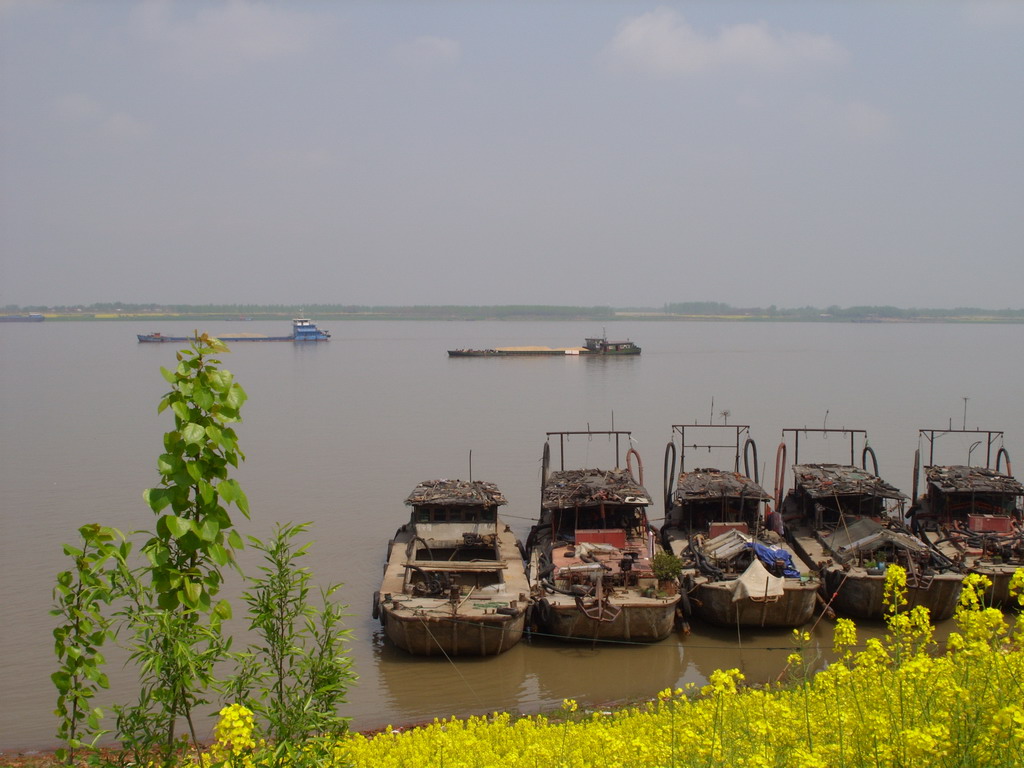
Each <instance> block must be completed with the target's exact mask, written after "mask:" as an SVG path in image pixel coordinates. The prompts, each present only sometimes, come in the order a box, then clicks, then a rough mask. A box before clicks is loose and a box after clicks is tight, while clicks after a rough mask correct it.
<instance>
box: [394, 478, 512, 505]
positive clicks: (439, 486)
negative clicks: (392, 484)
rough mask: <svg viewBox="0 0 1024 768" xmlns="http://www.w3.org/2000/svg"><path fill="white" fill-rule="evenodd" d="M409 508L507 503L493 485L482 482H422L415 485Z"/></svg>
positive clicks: (410, 496) (409, 500) (408, 502)
mask: <svg viewBox="0 0 1024 768" xmlns="http://www.w3.org/2000/svg"><path fill="white" fill-rule="evenodd" d="M405 503H406V504H408V505H409V506H414V507H418V506H423V505H425V504H444V505H446V506H451V505H453V504H465V505H468V506H484V507H497V506H500V505H502V504H507V503H508V501H507V500H506V499H505V497H504V496H503V495H502V493H501V491H499V490H498V486H496V485H495V484H494V483H487V482H484V481H483V480H470V481H466V480H443V479H442V480H424V481H423V482H422V483H420V484H419V485H417V486H416V487H415V488H414V489H413V492H412V493H410V494H409V498H407V499H406V500H405Z"/></svg>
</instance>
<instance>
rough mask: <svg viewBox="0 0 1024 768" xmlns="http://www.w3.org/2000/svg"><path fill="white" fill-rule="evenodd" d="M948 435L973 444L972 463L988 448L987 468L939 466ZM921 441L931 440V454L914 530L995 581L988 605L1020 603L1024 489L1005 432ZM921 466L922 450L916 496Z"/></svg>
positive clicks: (936, 434) (928, 433)
mask: <svg viewBox="0 0 1024 768" xmlns="http://www.w3.org/2000/svg"><path fill="white" fill-rule="evenodd" d="M944 436H949V437H955V436H960V437H961V438H964V439H965V440H967V441H970V442H971V447H970V448H968V450H967V456H968V462H970V456H971V453H972V452H973V451H974V449H976V448H979V447H982V446H984V447H985V464H984V466H981V465H978V466H971V465H970V464H969V463H968V464H949V465H938V464H936V463H935V451H934V449H935V441H936V440H937V439H938V438H940V437H944ZM919 439H920V440H924V441H927V443H928V446H929V453H928V462H927V464H926V466H925V467H924V479H925V490H924V494H923V495H922V496H921V497H920V498H915V500H914V504H913V506H912V507H911V509H910V512H909V513H908V515H907V516H908V517H909V519H910V521H911V526H912V528H913V529H914V531H915V532H916V533H917V534H918V536H920V537H921V539H922V540H923V541H925V542H926V543H927V544H928V545H929V546H931V547H933V548H935V549H937V550H938V551H940V552H942V553H943V554H944V555H945V556H946V557H948V558H950V559H952V560H954V561H955V562H957V563H958V564H960V565H961V566H962V567H963V568H964V569H966V570H967V571H968V572H970V573H978V574H981V575H982V576H985V577H987V578H988V579H989V580H990V581H991V582H992V584H991V586H990V587H988V588H987V589H986V591H985V601H986V603H987V604H988V605H991V606H993V607H1011V606H1013V605H1014V604H1015V602H1016V601H1014V600H1013V599H1012V597H1011V595H1010V580H1011V579H1012V578H1013V575H1014V573H1016V571H1017V570H1019V569H1020V568H1024V525H1022V522H1021V520H1022V516H1024V512H1022V510H1021V504H1020V502H1021V497H1022V496H1024V486H1022V485H1021V483H1020V482H1019V481H1018V480H1017V479H1016V478H1014V476H1013V474H1012V470H1011V467H1010V456H1009V454H1008V453H1007V452H1006V449H1005V448H1004V447H1002V442H1003V433H1002V432H999V431H996V430H969V429H959V430H956V429H922V430H920V432H919ZM997 445H998V448H997ZM993 449H996V450H995V456H994V457H993V455H992V453H993ZM1004 459H1005V461H1006V469H1005V471H1003V461H1004ZM993 460H994V464H995V466H994V467H993V466H992V465H993ZM920 467H921V449H920V448H918V450H917V453H916V455H915V461H914V496H915V497H916V496H917V486H918V478H919V477H920V475H921V469H920Z"/></svg>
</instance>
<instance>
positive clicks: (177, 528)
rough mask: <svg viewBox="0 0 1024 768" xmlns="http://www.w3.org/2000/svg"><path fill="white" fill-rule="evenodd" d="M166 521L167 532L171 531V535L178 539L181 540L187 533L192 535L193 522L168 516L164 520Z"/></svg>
mask: <svg viewBox="0 0 1024 768" xmlns="http://www.w3.org/2000/svg"><path fill="white" fill-rule="evenodd" d="M164 521H165V522H166V523H167V530H169V531H170V532H171V535H172V536H174V538H176V539H180V538H181V537H182V536H184V535H185V534H186V533H190V532H191V531H192V522H191V521H190V520H186V519H185V518H183V517H176V516H175V515H167V516H166V517H165V518H164Z"/></svg>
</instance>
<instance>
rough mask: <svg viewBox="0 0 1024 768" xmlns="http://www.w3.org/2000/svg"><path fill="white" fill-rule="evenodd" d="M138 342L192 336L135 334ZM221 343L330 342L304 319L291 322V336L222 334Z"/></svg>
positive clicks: (328, 334)
mask: <svg viewBox="0 0 1024 768" xmlns="http://www.w3.org/2000/svg"><path fill="white" fill-rule="evenodd" d="M136 335H137V336H138V338H139V341H140V342H143V343H147V344H153V343H156V344H160V343H167V342H173V343H180V342H189V341H192V340H193V339H194V337H193V336H165V335H164V334H162V333H139V334H136ZM217 338H218V339H220V340H221V341H330V340H331V332H330V331H324V330H322V329H320V328H317V327H316V323H314V322H313V321H312V320H310V319H308V318H305V317H297V318H295V319H294V320H292V335H291V336H263V335H262V334H258V333H224V334H221V335H219V336H217Z"/></svg>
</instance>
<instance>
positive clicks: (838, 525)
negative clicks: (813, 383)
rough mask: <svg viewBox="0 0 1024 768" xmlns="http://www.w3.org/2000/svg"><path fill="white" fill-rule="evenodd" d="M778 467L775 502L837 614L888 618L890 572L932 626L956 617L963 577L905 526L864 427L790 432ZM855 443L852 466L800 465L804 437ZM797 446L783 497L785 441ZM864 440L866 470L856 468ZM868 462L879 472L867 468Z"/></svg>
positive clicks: (899, 500) (900, 498)
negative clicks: (894, 569)
mask: <svg viewBox="0 0 1024 768" xmlns="http://www.w3.org/2000/svg"><path fill="white" fill-rule="evenodd" d="M782 432H783V436H784V438H783V442H782V443H780V444H779V449H778V454H777V456H776V466H775V484H776V487H775V494H776V503H777V505H778V508H779V509H780V510H781V513H782V518H783V524H784V525H785V527H786V535H787V537H788V538H789V540H790V541H791V542H792V544H793V547H794V550H795V551H796V553H797V554H798V555H799V556H800V558H801V559H802V560H803V561H804V562H805V563H807V565H808V566H810V567H811V568H814V569H817V570H818V572H819V574H820V576H821V577H822V578H823V580H824V582H825V594H824V597H825V599H826V600H827V603H826V604H827V605H828V606H830V607H832V608H834V609H835V611H836V612H838V613H841V614H844V615H846V616H852V617H855V618H861V619H874V620H882V619H884V618H885V616H886V612H887V607H886V605H885V600H884V596H885V572H886V569H887V568H888V567H889V566H890V565H899V566H901V567H903V568H904V569H905V570H906V573H907V601H908V604H909V607H911V608H913V607H915V606H918V605H921V606H924V607H925V608H927V609H928V612H929V614H930V616H931V619H932V621H942V620H944V619H948V618H949V617H950V616H952V615H953V611H954V610H955V609H956V605H957V601H958V600H959V598H960V590H961V588H962V586H963V577H964V572H963V570H962V569H960V568H958V567H957V566H956V564H955V563H954V562H953V561H952V560H951V559H950V558H949V557H947V556H944V555H943V554H942V553H941V552H939V551H937V550H935V549H933V548H931V547H929V546H928V545H927V544H925V543H924V542H922V541H921V539H919V538H918V537H916V536H915V535H914V534H913V532H912V531H911V530H910V529H908V528H907V527H906V526H905V525H903V523H902V520H903V509H904V502H905V501H906V499H907V497H906V495H905V494H903V493H902V492H901V491H900V490H898V489H897V488H896V487H894V486H892V485H890V484H889V483H887V482H885V481H884V480H882V479H881V478H880V477H878V459H877V457H876V456H875V452H874V449H872V448H871V447H870V446H869V445H868V442H867V433H866V432H865V431H864V430H862V429H845V428H842V429H806V428H799V429H784V430H782ZM808 433H814V434H817V435H819V436H823V437H824V436H828V435H839V437H840V438H841V439H845V438H849V441H850V463H849V464H801V463H799V450H800V435H801V434H803V435H807V434H808ZM787 434H789V435H790V437H791V440H792V442H793V445H794V455H793V459H794V462H795V463H794V465H793V488H792V489H791V490H790V491H789V493H788V494H786V495H785V497H784V498H783V489H784V484H785V478H784V475H785V471H786V467H785V462H786V450H787V449H786V440H785V435H787ZM858 439H859V440H861V441H862V443H863V450H862V452H861V466H860V467H857V466H855V465H854V455H855V448H856V441H857V440H858ZM868 457H870V458H871V461H872V469H873V470H874V471H873V472H869V471H868V470H867V460H868Z"/></svg>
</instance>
